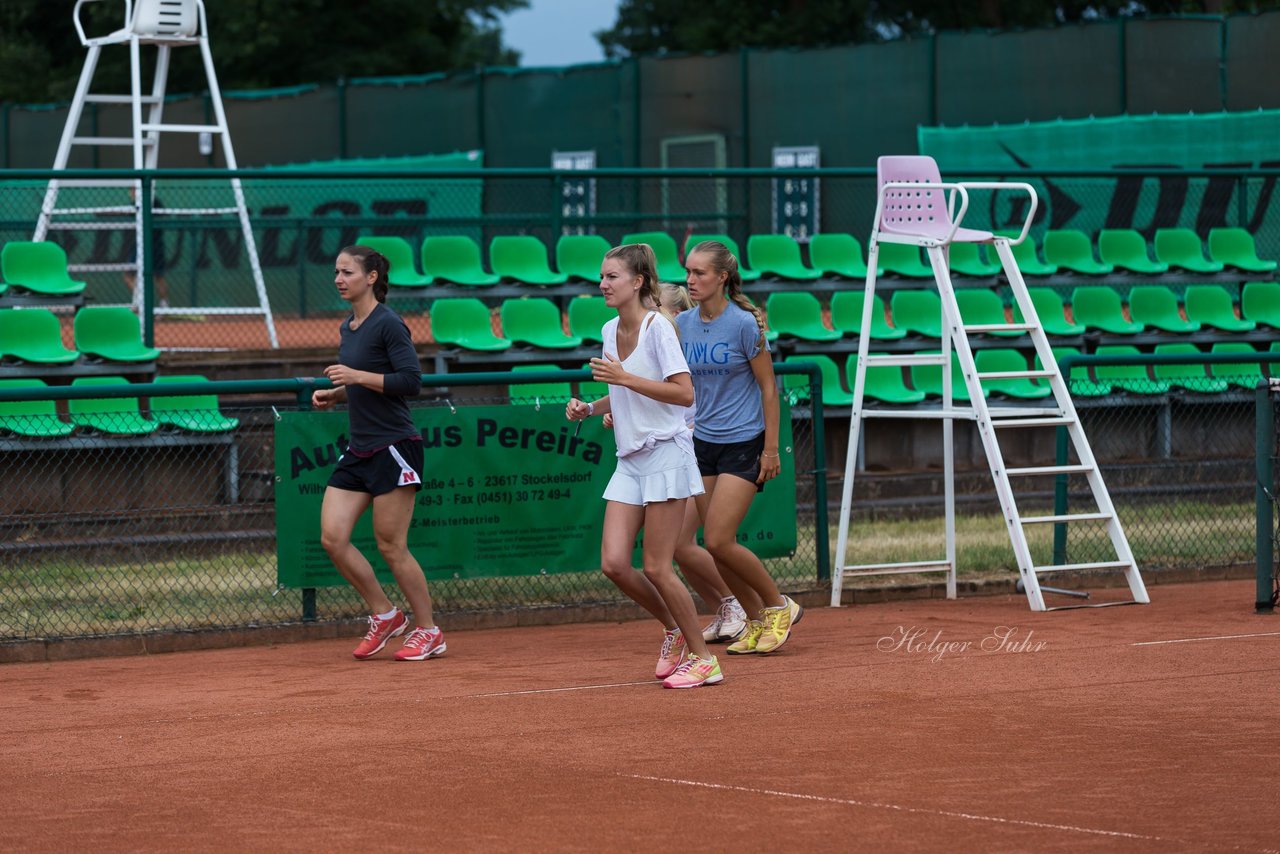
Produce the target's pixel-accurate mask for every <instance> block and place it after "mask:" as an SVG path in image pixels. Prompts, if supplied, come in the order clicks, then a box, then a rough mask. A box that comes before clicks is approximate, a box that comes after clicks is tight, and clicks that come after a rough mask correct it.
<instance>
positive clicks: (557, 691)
mask: <svg viewBox="0 0 1280 854" xmlns="http://www.w3.org/2000/svg"><path fill="white" fill-rule="evenodd" d="M653 684H655V682H654V681H653V680H649V681H645V682H609V683H606V684H604V685H574V686H572V687H569V688H531V689H530V690H528V691H494V692H493V693H491V694H467V695H466V699H472V698H475V697H519V696H522V695H524V694H560V693H563V692H565V691H594V690H596V689H597V688H631V687H634V686H636V685H653Z"/></svg>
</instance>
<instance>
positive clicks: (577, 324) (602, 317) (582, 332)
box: [568, 297, 618, 341]
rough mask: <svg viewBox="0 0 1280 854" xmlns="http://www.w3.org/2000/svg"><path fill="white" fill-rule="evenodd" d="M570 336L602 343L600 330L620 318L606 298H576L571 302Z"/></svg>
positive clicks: (569, 312)
mask: <svg viewBox="0 0 1280 854" xmlns="http://www.w3.org/2000/svg"><path fill="white" fill-rule="evenodd" d="M568 314H569V334H570V335H576V336H578V337H579V338H586V339H589V340H591V341H601V340H603V339H601V337H600V330H601V329H602V328H603V327H604V325H605V324H606V323H608V322H609V321H610V320H612V319H613V318H615V317H617V316H618V313H617V312H616V311H615V310H614V309H612V308H609V306H608V304H606V303H605V301H604V297H574V298H573V299H571V300H569V311H568Z"/></svg>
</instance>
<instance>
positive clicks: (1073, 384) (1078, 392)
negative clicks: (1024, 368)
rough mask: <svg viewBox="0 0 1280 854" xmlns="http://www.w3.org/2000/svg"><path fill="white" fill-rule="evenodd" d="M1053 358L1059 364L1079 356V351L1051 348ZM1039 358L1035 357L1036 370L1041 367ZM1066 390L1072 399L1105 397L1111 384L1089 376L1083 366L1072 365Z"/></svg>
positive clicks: (1109, 390)
mask: <svg viewBox="0 0 1280 854" xmlns="http://www.w3.org/2000/svg"><path fill="white" fill-rule="evenodd" d="M1052 350H1053V358H1054V359H1056V360H1057V361H1059V362H1061V361H1062V360H1063V359H1064V358H1066V357H1067V356H1079V355H1080V350H1079V349H1077V348H1075V347H1053V348H1052ZM1042 364H1043V363H1042V362H1041V361H1040V357H1039V356H1036V358H1035V366H1036V370H1037V371H1038V370H1040V368H1041V366H1042ZM1066 379H1067V388H1068V389H1070V391H1071V396H1072V397H1106V396H1107V395H1109V394H1111V391H1112V389H1111V383H1108V382H1101V381H1099V380H1095V379H1093V378H1092V377H1090V376H1089V369H1088V368H1087V367H1086V366H1084V365H1073V366H1072V368H1071V376H1070V377H1067V378H1066Z"/></svg>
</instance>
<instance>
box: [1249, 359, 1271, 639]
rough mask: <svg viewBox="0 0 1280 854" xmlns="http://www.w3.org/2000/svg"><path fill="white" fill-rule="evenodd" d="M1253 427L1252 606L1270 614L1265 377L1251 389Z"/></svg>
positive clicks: (1267, 391)
mask: <svg viewBox="0 0 1280 854" xmlns="http://www.w3.org/2000/svg"><path fill="white" fill-rule="evenodd" d="M1254 430H1255V433H1256V442H1255V447H1254V452H1255V454H1256V465H1257V475H1258V477H1257V481H1258V482H1257V484H1256V486H1255V488H1254V492H1255V494H1254V502H1255V509H1256V517H1255V518H1256V524H1257V531H1256V534H1255V536H1256V538H1257V555H1258V557H1257V567H1258V591H1257V599H1256V604H1255V609H1256V611H1257V613H1259V614H1271V613H1274V611H1275V603H1274V601H1273V600H1272V586H1271V575H1272V572H1274V567H1275V542H1274V540H1273V539H1272V536H1273V535H1272V532H1273V531H1274V530H1275V521H1274V519H1275V517H1274V515H1273V513H1274V511H1273V509H1272V504H1271V499H1272V495H1271V485H1272V484H1273V483H1274V475H1275V464H1274V463H1273V462H1272V458H1271V455H1272V454H1273V453H1275V444H1276V425H1275V414H1274V413H1273V412H1272V409H1271V389H1270V388H1269V387H1268V384H1267V381H1266V380H1262V381H1261V382H1259V383H1258V388H1257V390H1256V391H1255V392H1254Z"/></svg>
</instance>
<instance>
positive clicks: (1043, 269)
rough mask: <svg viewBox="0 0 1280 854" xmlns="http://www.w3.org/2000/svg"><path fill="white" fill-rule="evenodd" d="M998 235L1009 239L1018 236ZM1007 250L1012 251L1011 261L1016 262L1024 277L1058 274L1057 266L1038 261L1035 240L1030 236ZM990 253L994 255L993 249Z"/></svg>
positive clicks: (1038, 256)
mask: <svg viewBox="0 0 1280 854" xmlns="http://www.w3.org/2000/svg"><path fill="white" fill-rule="evenodd" d="M1000 233H1001V234H1003V235H1004V236H1006V237H1011V238H1016V237H1017V236H1018V235H1017V233H1014V234H1008V233H1007V232H1000ZM1009 248H1010V249H1012V250H1013V260H1015V261H1017V262H1018V269H1019V270H1021V271H1022V275H1024V276H1052V275H1054V274H1055V273H1057V272H1058V265H1057V264H1046V263H1045V262H1044V261H1041V260H1040V255H1039V254H1038V253H1037V251H1036V241H1035V238H1033V237H1032V236H1031V235H1030V234H1028V235H1027V239H1026V240H1024V241H1022V242H1021V243H1018V244H1016V245H1014V246H1010V247H1009ZM991 253H992V254H993V255H994V254H995V249H994V248H992V250H991ZM997 260H998V259H997Z"/></svg>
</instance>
